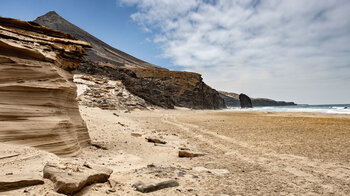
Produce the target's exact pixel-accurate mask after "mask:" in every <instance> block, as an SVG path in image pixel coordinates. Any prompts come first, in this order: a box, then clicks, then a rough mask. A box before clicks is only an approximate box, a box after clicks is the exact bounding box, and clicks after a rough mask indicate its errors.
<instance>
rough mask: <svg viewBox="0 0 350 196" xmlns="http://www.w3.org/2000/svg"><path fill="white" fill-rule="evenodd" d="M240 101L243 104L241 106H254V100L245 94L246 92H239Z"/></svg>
mask: <svg viewBox="0 0 350 196" xmlns="http://www.w3.org/2000/svg"><path fill="white" fill-rule="evenodd" d="M239 102H240V104H241V108H252V107H253V105H252V100H250V98H249V97H248V96H247V95H245V94H239Z"/></svg>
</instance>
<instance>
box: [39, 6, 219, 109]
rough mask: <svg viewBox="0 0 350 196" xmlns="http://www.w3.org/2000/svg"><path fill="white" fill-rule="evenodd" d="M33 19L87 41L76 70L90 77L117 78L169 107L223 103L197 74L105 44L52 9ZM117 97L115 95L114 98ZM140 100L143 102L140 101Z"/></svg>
mask: <svg viewBox="0 0 350 196" xmlns="http://www.w3.org/2000/svg"><path fill="white" fill-rule="evenodd" d="M35 22H37V23H39V24H41V25H45V26H48V27H50V28H52V29H56V30H59V31H62V32H65V33H69V34H72V35H74V36H76V37H77V38H78V39H81V40H85V41H88V42H90V43H91V45H92V49H91V50H90V51H88V52H87V56H86V58H85V59H84V62H83V63H82V65H81V66H80V67H79V71H80V72H81V73H82V74H88V75H91V76H92V77H94V78H98V77H102V78H106V77H107V78H108V79H111V80H119V81H121V82H122V84H123V86H125V88H126V89H127V90H128V91H129V92H130V93H132V94H133V95H134V96H136V97H139V98H140V99H139V100H145V101H146V102H147V104H150V105H155V106H160V107H163V108H170V109H171V108H174V107H175V106H178V107H188V108H195V109H220V108H224V107H225V104H224V100H223V99H222V98H221V97H220V96H219V93H218V92H217V91H216V90H215V89H212V88H211V87H209V86H208V85H206V84H205V83H204V82H203V79H202V77H201V75H200V74H197V73H191V72H180V71H170V70H167V69H164V68H161V67H159V66H155V65H153V64H150V63H147V62H145V61H142V60H140V59H137V58H135V57H133V56H131V55H129V54H126V53H125V52H122V51H120V50H118V49H115V48H113V47H111V46H109V45H108V44H106V43H104V42H103V41H101V40H99V39H98V38H96V37H94V36H92V35H91V34H89V33H87V32H86V31H84V30H82V29H80V28H79V27H77V26H75V25H74V24H72V23H70V22H69V21H67V20H65V19H64V18H62V17H61V16H59V15H58V14H57V13H56V12H54V11H51V12H48V13H47V14H45V15H43V16H40V17H38V18H37V19H36V20H35ZM90 90H91V89H90ZM92 93H93V92H92ZM87 99H90V97H87ZM109 100H110V99H109ZM119 100H120V99H119V98H118V97H116V98H115V101H114V102H115V103H116V102H119ZM105 103H107V105H106V104H102V105H104V106H103V107H104V108H115V104H109V103H112V102H110V101H106V102H105ZM140 104H141V105H144V103H143V102H142V101H141V103H140ZM119 105H127V104H119ZM98 106H101V104H98ZM132 107H133V106H132Z"/></svg>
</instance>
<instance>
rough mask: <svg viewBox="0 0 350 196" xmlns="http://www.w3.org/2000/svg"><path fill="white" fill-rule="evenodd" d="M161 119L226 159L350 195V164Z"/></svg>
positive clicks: (305, 186)
mask: <svg viewBox="0 0 350 196" xmlns="http://www.w3.org/2000/svg"><path fill="white" fill-rule="evenodd" d="M162 121H163V122H165V123H168V124H171V125H173V126H176V127H178V128H180V130H182V131H183V132H185V133H186V135H189V136H190V137H192V138H196V139H198V140H200V141H201V142H202V143H207V144H208V145H210V146H211V148H214V149H219V150H221V151H223V152H224V156H225V159H230V157H231V159H233V158H234V159H239V160H240V161H242V162H245V163H248V164H253V165H258V166H259V167H261V168H263V169H264V170H267V171H269V173H277V174H280V177H279V178H280V179H277V180H282V181H283V182H286V183H292V184H294V186H295V185H296V186H297V187H299V188H300V189H305V190H310V189H313V190H314V189H319V190H318V191H317V192H318V193H323V194H332V193H334V191H337V194H338V193H340V194H343V195H349V194H350V167H349V166H346V165H343V164H341V163H324V162H321V161H318V160H310V159H309V158H307V157H301V156H295V155H292V154H278V153H276V152H275V151H273V150H271V149H267V148H262V147H258V146H255V145H251V144H248V143H246V142H242V141H237V140H235V139H234V138H232V137H228V136H225V135H220V134H218V133H217V132H216V131H215V130H214V131H210V130H207V129H205V128H204V127H200V126H197V125H193V124H188V123H183V122H179V121H178V120H177V119H176V118H175V117H173V116H170V115H166V116H165V117H163V118H162Z"/></svg>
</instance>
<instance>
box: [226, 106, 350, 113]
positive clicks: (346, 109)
mask: <svg viewBox="0 0 350 196" xmlns="http://www.w3.org/2000/svg"><path fill="white" fill-rule="evenodd" d="M228 110H238V111H271V112H272V111H275V112H316V113H330V114H350V105H334V106H332V105H320V106H312V105H297V106H267V107H254V108H245V109H241V108H239V107H230V108H228Z"/></svg>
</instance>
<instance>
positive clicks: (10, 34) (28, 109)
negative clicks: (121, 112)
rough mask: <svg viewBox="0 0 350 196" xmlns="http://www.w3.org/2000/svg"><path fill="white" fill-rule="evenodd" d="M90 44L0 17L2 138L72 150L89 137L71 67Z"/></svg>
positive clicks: (53, 149) (63, 151)
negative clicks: (77, 98) (81, 114)
mask: <svg viewBox="0 0 350 196" xmlns="http://www.w3.org/2000/svg"><path fill="white" fill-rule="evenodd" d="M85 47H89V43H87V42H83V41H79V40H76V39H75V38H74V37H73V36H71V35H69V34H65V33H61V32H58V31H55V30H51V29H49V28H47V27H43V26H40V25H38V24H36V23H33V22H24V21H20V20H16V19H10V18H2V17H0V141H1V142H11V143H19V144H24V145H28V146H34V147H38V148H40V149H44V150H47V151H49V152H53V153H55V154H58V155H74V154H75V153H77V152H78V151H79V149H80V148H81V146H85V145H87V144H88V143H89V142H90V138H89V134H88V131H87V128H86V125H85V123H84V121H83V120H82V118H81V116H80V113H79V110H78V104H77V102H76V100H75V98H76V86H75V84H74V83H73V76H72V74H71V73H70V71H71V70H75V69H77V68H78V66H79V64H80V59H81V57H82V55H83V54H84V53H85V49H84V48H85Z"/></svg>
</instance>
